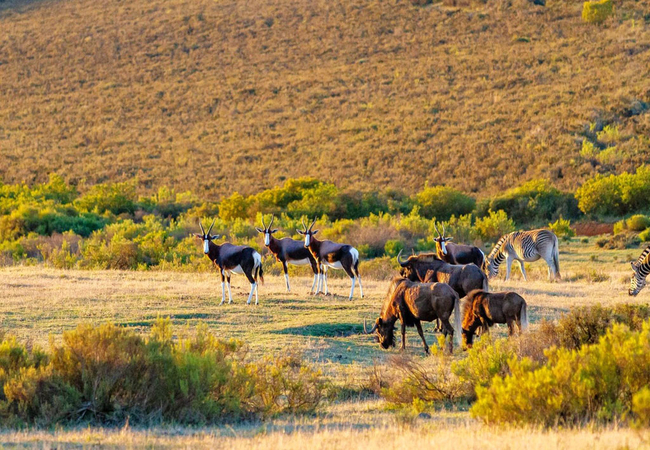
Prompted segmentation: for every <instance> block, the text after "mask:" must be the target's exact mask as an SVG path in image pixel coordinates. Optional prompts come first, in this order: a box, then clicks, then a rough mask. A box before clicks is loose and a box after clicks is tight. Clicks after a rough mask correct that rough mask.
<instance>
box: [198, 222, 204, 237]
mask: <svg viewBox="0 0 650 450" xmlns="http://www.w3.org/2000/svg"><path fill="white" fill-rule="evenodd" d="M199 226H200V227H201V233H203V236H205V230H204V229H203V224H202V223H201V219H199Z"/></svg>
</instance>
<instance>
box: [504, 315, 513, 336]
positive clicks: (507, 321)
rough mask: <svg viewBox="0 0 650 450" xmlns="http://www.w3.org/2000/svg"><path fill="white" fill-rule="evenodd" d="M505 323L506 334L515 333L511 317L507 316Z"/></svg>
mask: <svg viewBox="0 0 650 450" xmlns="http://www.w3.org/2000/svg"><path fill="white" fill-rule="evenodd" d="M506 323H507V324H508V336H512V335H513V334H515V322H514V320H512V318H509V319H506Z"/></svg>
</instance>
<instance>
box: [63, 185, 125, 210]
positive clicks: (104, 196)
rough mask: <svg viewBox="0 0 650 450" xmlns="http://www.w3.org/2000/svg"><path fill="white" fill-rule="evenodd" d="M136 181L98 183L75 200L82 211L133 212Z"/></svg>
mask: <svg viewBox="0 0 650 450" xmlns="http://www.w3.org/2000/svg"><path fill="white" fill-rule="evenodd" d="M136 200H137V197H136V193H135V183H112V184H97V185H95V186H93V187H91V188H90V189H89V190H88V192H86V193H85V194H84V195H82V196H81V197H80V198H78V199H76V200H75V202H74V203H75V205H76V206H77V207H78V208H79V210H81V211H86V212H95V213H98V214H104V213H106V212H110V213H112V214H115V215H119V214H123V213H126V214H133V213H134V212H135V208H136Z"/></svg>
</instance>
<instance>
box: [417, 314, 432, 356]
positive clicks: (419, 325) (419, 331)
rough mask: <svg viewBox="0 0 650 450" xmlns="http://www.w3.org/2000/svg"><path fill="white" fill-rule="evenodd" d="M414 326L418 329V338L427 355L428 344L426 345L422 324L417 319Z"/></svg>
mask: <svg viewBox="0 0 650 450" xmlns="http://www.w3.org/2000/svg"><path fill="white" fill-rule="evenodd" d="M415 328H417V329H418V334H419V335H420V338H422V343H423V344H424V353H426V354H427V355H428V354H429V346H428V345H427V341H426V340H425V339H424V331H422V324H421V323H420V321H419V320H418V321H417V322H415Z"/></svg>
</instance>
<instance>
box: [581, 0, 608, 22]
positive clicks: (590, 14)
mask: <svg viewBox="0 0 650 450" xmlns="http://www.w3.org/2000/svg"><path fill="white" fill-rule="evenodd" d="M613 14H614V2H613V1H612V0H598V1H586V2H584V4H583V5H582V19H583V20H584V21H585V22H588V23H602V22H604V21H605V20H607V18H608V17H610V16H611V15H613Z"/></svg>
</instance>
